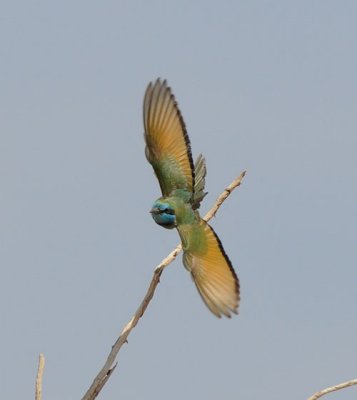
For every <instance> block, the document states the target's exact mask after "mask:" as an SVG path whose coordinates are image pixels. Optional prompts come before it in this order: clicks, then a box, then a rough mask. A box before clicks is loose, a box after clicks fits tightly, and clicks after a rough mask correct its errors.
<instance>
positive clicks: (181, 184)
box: [144, 79, 195, 197]
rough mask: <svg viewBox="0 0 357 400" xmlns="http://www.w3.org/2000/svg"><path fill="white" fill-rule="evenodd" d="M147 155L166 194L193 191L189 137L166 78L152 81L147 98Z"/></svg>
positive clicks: (146, 93)
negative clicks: (177, 190)
mask: <svg viewBox="0 0 357 400" xmlns="http://www.w3.org/2000/svg"><path fill="white" fill-rule="evenodd" d="M144 129H145V133H144V136H145V141H146V149H145V154H146V158H147V159H148V161H149V163H150V164H151V165H152V166H153V168H154V171H155V174H156V176H157V178H158V180H159V183H160V187H161V192H162V194H163V196H169V195H170V194H171V193H172V192H173V191H174V190H176V189H182V190H184V191H187V192H188V194H190V197H191V195H192V193H193V191H194V186H195V183H194V181H195V178H194V167H193V161H192V155H191V146H190V140H189V138H188V135H187V132H186V128H185V123H184V121H183V119H182V116H181V113H180V110H179V108H178V106H177V103H176V101H175V97H174V95H173V94H172V92H171V89H170V87H168V86H167V83H166V80H164V81H162V82H161V80H160V79H157V80H156V82H155V83H154V84H153V83H150V84H149V86H148V87H147V89H146V92H145V97H144Z"/></svg>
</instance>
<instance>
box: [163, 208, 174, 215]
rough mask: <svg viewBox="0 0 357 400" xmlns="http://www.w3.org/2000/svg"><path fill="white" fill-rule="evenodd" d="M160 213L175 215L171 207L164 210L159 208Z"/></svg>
mask: <svg viewBox="0 0 357 400" xmlns="http://www.w3.org/2000/svg"><path fill="white" fill-rule="evenodd" d="M160 214H170V215H175V212H174V210H173V209H171V208H165V209H164V210H160Z"/></svg>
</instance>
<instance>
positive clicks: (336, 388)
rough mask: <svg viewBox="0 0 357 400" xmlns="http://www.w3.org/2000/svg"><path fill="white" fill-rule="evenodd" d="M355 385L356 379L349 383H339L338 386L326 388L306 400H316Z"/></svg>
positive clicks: (356, 383)
mask: <svg viewBox="0 0 357 400" xmlns="http://www.w3.org/2000/svg"><path fill="white" fill-rule="evenodd" d="M353 385H357V379H351V380H350V381H347V382H343V383H339V384H338V385H335V386H331V387H328V388H326V389H323V390H320V391H318V392H316V393H315V394H314V395H312V396H311V397H309V398H308V399H307V400H317V399H319V398H320V397H322V396H324V395H325V394H328V393H331V392H336V391H337V390H341V389H344V388H347V387H349V386H353Z"/></svg>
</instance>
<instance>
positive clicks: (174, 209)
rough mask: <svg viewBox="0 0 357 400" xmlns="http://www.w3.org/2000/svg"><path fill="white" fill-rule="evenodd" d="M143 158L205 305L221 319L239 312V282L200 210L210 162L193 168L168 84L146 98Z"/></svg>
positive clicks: (155, 211) (158, 211) (153, 87)
mask: <svg viewBox="0 0 357 400" xmlns="http://www.w3.org/2000/svg"><path fill="white" fill-rule="evenodd" d="M143 115H144V129H145V134H144V137H145V141H146V149H145V154H146V157H147V159H148V161H149V162H150V164H151V165H152V166H153V168H154V171H155V174H156V176H157V178H158V180H159V183H160V188H161V192H162V197H160V198H159V199H158V200H156V202H155V203H154V205H153V208H152V210H151V213H152V216H153V218H154V220H155V222H156V223H158V224H159V225H161V226H163V227H165V228H168V229H172V228H177V230H178V232H179V235H180V238H181V242H182V248H183V251H184V255H183V262H184V265H185V267H186V269H187V270H188V271H190V273H191V276H192V278H193V281H194V283H195V285H196V287H197V289H198V291H199V293H200V295H201V297H202V299H203V301H204V302H205V304H206V305H207V307H208V308H209V309H210V310H211V311H212V312H213V313H214V314H215V315H216V316H218V317H220V316H221V315H222V314H223V315H225V316H227V317H230V316H231V313H237V312H238V305H239V281H238V278H237V275H236V273H235V272H234V269H233V267H232V264H231V262H230V260H229V258H228V256H227V255H226V253H225V251H224V249H223V246H222V243H221V241H220V240H219V238H218V236H217V235H216V233H215V232H214V230H213V229H212V228H211V227H210V226H209V225H208V224H207V223H206V222H205V221H204V220H203V219H202V218H201V217H200V215H199V213H198V211H197V209H198V208H199V206H200V203H201V201H202V199H203V198H204V197H205V195H206V192H205V191H204V188H205V177H206V163H205V160H204V158H203V157H202V155H199V156H198V158H197V160H196V163H195V164H193V161H192V155H191V146H190V140H189V137H188V135H187V131H186V127H185V124H184V121H183V118H182V116H181V113H180V111H179V109H178V106H177V103H176V101H175V98H174V95H173V94H172V92H171V89H170V88H169V87H168V86H167V84H166V81H163V82H161V80H160V79H158V80H157V81H156V82H155V84H152V83H150V84H149V86H148V88H147V90H146V93H145V97H144V113H143Z"/></svg>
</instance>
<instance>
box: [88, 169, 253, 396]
mask: <svg viewBox="0 0 357 400" xmlns="http://www.w3.org/2000/svg"><path fill="white" fill-rule="evenodd" d="M244 175H245V171H244V172H243V173H242V174H241V175H240V176H239V177H238V178H236V179H235V180H234V181H233V182H232V183H231V184H230V185H229V186H227V188H226V189H225V190H224V191H223V193H222V194H221V195H220V196H219V197H218V199H217V200H216V202H215V204H214V205H213V207H212V208H211V210H210V211H209V212H208V213H207V214H206V215H205V217H204V219H205V220H206V221H209V220H210V219H211V218H212V217H214V216H215V215H216V213H217V211H218V209H219V207H220V206H221V205H222V203H223V202H224V201H225V200H226V198H227V197H228V196H229V195H230V194H231V192H232V191H233V190H234V189H235V188H236V187H238V186H239V185H240V184H241V182H242V180H243V178H244ZM180 251H181V244H179V245H178V246H177V247H176V248H175V249H174V250H173V251H172V252H171V253H170V254H169V255H168V256H167V257H166V258H165V259H164V260H163V261H161V263H160V264H159V265H158V266H157V267H156V268H155V270H154V276H153V278H152V280H151V283H150V286H149V289H148V290H147V292H146V295H145V297H144V299H143V301H142V302H141V304H140V306H139V308H138V309H137V311H136V313H135V314H134V316H133V317H132V318H131V320H130V321H129V322H128V323H127V324H126V326H125V327H124V329H123V330H122V332H121V334H120V336H119V337H118V339H117V341H116V342H115V343H114V345H113V346H112V350H111V351H110V353H109V355H108V358H107V361H106V362H105V364H104V366H103V368H102V369H101V370H100V371H99V373H98V375H97V376H96V377H95V379H94V381H93V383H92V385H91V386H90V388H89V389H88V391H87V392H86V394H85V395H84V396H83V398H82V400H94V399H95V398H96V397H97V395H98V394H99V392H100V391H101V389H102V388H103V386H104V385H105V383H106V382H107V380H108V379H109V377H110V375H111V374H112V372H113V370H114V369H115V367H116V364H114V362H115V359H116V357H117V354H118V352H119V350H120V348H121V347H122V345H123V344H124V343H125V342H126V341H127V338H128V336H129V334H130V332H131V330H132V329H133V328H135V326H136V325H137V323H138V322H139V319H140V318H141V317H142V316H143V315H144V312H145V310H146V308H147V306H148V305H149V303H150V301H151V299H152V298H153V296H154V293H155V290H156V287H157V285H158V283H159V282H160V276H161V274H162V272H163V270H164V268H165V267H167V266H168V265H169V264H170V263H171V262H172V261H173V260H174V259H175V258H176V256H177V254H178V253H179V252H180Z"/></svg>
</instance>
